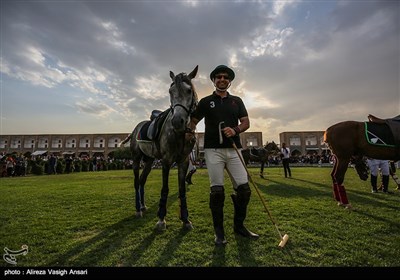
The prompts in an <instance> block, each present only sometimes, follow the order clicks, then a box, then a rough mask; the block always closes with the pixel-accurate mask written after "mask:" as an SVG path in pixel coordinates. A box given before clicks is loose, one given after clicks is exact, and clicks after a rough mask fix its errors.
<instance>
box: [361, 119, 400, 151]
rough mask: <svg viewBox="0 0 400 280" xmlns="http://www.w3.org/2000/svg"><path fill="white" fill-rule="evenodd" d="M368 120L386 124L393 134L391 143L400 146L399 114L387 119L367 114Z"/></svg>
mask: <svg viewBox="0 0 400 280" xmlns="http://www.w3.org/2000/svg"><path fill="white" fill-rule="evenodd" d="M368 120H369V122H370V123H375V124H386V125H387V126H388V127H389V129H390V131H391V132H392V134H393V141H394V143H393V144H394V145H396V146H397V147H400V115H398V116H396V117H393V118H389V119H381V118H378V117H375V116H374V115H371V114H369V115H368Z"/></svg>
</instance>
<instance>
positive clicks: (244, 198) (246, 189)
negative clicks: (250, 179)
mask: <svg viewBox="0 0 400 280" xmlns="http://www.w3.org/2000/svg"><path fill="white" fill-rule="evenodd" d="M236 194H237V200H238V203H239V204H240V203H245V204H247V203H248V202H249V200H250V195H251V189H250V186H249V183H246V184H243V185H240V186H238V187H237V189H236Z"/></svg>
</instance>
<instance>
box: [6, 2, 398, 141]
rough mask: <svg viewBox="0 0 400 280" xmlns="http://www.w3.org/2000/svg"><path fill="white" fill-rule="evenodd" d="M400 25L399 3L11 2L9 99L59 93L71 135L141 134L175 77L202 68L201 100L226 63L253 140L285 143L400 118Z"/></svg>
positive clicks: (162, 105)
mask: <svg viewBox="0 0 400 280" xmlns="http://www.w3.org/2000/svg"><path fill="white" fill-rule="evenodd" d="M398 18H399V3H397V2H396V1H320V2H315V1H233V2H229V4H227V2H224V1H207V2H204V1H176V2H174V1H173V2H170V1H166V2H162V1H161V2H154V1H116V2H115V1H109V2H107V1H100V2H99V1H97V2H96V1H95V2H93V1H83V2H82V1H81V2H80V1H57V2H51V1H44V2H41V1H33V2H32V1H25V2H24V1H6V2H4V3H2V10H1V26H2V34H1V36H2V39H1V49H2V54H1V73H2V77H3V80H2V83H3V85H5V86H4V87H3V91H2V96H3V100H4V102H7V101H8V100H12V96H13V95H15V92H16V91H19V89H20V88H22V87H16V86H14V85H17V84H18V83H23V84H24V87H23V88H24V91H23V92H19V95H18V96H20V95H21V96H23V95H24V94H25V96H28V95H30V96H36V98H41V95H40V88H42V89H51V91H53V92H54V93H56V94H57V97H58V98H59V99H58V100H65V102H66V103H68V104H74V105H71V106H70V107H69V109H72V108H74V109H73V110H75V113H78V114H76V116H74V117H77V118H79V124H80V125H79V126H75V127H71V128H69V129H71V130H74V129H75V130H76V132H77V133H78V132H81V131H85V132H86V133H87V132H88V131H90V130H91V129H92V130H96V131H102V130H103V131H104V132H108V131H114V130H115V129H116V127H118V129H120V130H124V129H126V131H130V130H131V128H132V126H133V124H134V123H136V122H139V121H141V120H143V119H146V118H148V117H149V115H150V112H151V111H152V110H154V109H159V110H165V109H167V108H168V106H169V96H168V88H169V85H170V83H171V80H170V77H169V71H173V72H175V73H179V72H187V73H188V72H190V71H191V70H192V69H193V68H194V67H195V66H196V65H199V73H198V76H197V77H196V78H195V79H194V80H193V83H194V85H195V87H196V90H197V93H198V95H199V97H200V98H201V97H204V96H206V95H208V94H210V93H211V92H212V91H213V86H212V83H211V81H210V79H209V73H210V72H211V70H212V69H213V68H214V67H215V66H216V65H219V64H227V65H230V66H232V67H233V68H234V69H235V72H236V77H237V78H236V79H235V81H234V82H233V83H232V86H231V88H230V91H231V93H233V94H235V95H238V96H240V97H242V98H243V100H244V101H245V103H246V105H247V109H248V112H249V115H250V117H251V124H252V126H251V130H253V131H260V130H261V131H263V132H264V138H265V139H264V140H265V141H266V140H275V141H277V140H278V137H279V133H280V132H283V131H289V130H290V131H293V130H304V129H310V130H322V129H325V128H326V127H328V126H329V125H331V124H332V123H334V122H336V121H341V120H346V119H357V120H363V119H366V117H367V115H368V114H369V113H373V114H374V115H377V116H381V117H391V116H395V115H398V114H399V112H400V97H399V92H400V90H399V62H398V57H399V52H400V51H399V43H398V42H399V41H400V38H399V31H398V26H399V25H398ZM29 86H31V87H32V88H31V90H26V92H25V89H28V88H29ZM21 104H22V102H21ZM18 105H19V104H4V105H3V107H4V106H8V107H9V106H18ZM21 106H22V105H21ZM21 106H18V107H21ZM23 106H26V107H25V109H24V108H22V111H27V112H32V111H33V110H34V108H32V107H29V106H30V105H29V102H26V103H23ZM49 107H51V106H49ZM4 112H8V111H7V110H5V111H4ZM68 112H69V111H68ZM54 113H55V114H56V113H57V112H54ZM1 117H2V119H3V120H5V121H4V122H7V120H9V119H10V118H9V117H8V116H7V115H2V116H1ZM27 118H29V119H31V118H32V116H24V114H23V113H21V119H22V120H24V119H27ZM93 119H96V120H97V119H100V120H102V122H99V124H96V122H95V121H94V120H93ZM61 121H62V120H61ZM105 121H106V122H105ZM21 123H23V121H21ZM86 124H87V125H86ZM116 124H118V125H116ZM68 125H69V124H68V123H66V124H65V125H59V124H58V125H57V126H55V127H54V132H55V133H56V132H59V133H64V131H62V129H67V127H68ZM8 127H9V126H8V125H4V126H3V129H5V128H7V129H8ZM42 127H43V126H42ZM40 129H41V127H40V126H38V127H37V130H40ZM2 133H7V130H6V129H5V130H4V131H2ZM20 133H24V128H23V127H21V132H20Z"/></svg>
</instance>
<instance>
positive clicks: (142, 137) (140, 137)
mask: <svg viewBox="0 0 400 280" xmlns="http://www.w3.org/2000/svg"><path fill="white" fill-rule="evenodd" d="M150 123H151V121H147V122H146V123H145V124H144V125H143V126H142V128H141V129H140V131H139V133H138V135H137V136H136V140H146V141H151V140H150V139H149V137H147V129H148V128H149V125H150Z"/></svg>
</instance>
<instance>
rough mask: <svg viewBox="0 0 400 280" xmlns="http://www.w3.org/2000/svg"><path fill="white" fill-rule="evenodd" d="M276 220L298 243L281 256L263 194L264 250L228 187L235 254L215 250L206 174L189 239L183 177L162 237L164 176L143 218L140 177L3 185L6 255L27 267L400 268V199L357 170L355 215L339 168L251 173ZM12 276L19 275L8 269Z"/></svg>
mask: <svg viewBox="0 0 400 280" xmlns="http://www.w3.org/2000/svg"><path fill="white" fill-rule="evenodd" d="M249 170H250V173H251V174H252V178H253V180H254V181H255V183H256V184H257V185H258V188H259V190H260V192H261V194H262V195H263V197H264V198H265V200H266V201H267V205H268V207H269V209H270V212H271V214H272V216H273V217H274V218H275V220H276V221H277V224H278V227H279V229H280V231H281V232H282V233H283V234H285V233H286V234H288V235H289V237H290V238H289V242H288V243H287V245H286V246H285V247H284V248H283V249H280V248H279V247H278V243H279V241H280V240H279V234H278V232H277V231H276V229H275V227H274V225H273V224H272V222H271V220H270V219H269V217H268V215H267V213H266V212H265V210H264V207H263V205H262V203H261V201H260V199H259V198H258V196H257V194H256V192H255V190H254V189H252V190H253V192H252V197H251V201H250V204H249V210H248V217H247V219H246V221H245V224H246V225H247V226H248V228H249V229H251V230H253V231H255V232H257V233H258V234H260V238H259V239H258V240H256V241H254V240H247V239H245V238H242V237H239V236H236V235H235V234H234V233H233V229H232V226H233V206H232V202H231V200H230V197H229V194H230V193H231V190H232V188H231V185H230V182H229V180H227V181H226V182H227V185H226V187H225V188H226V194H227V195H226V200H225V231H226V237H227V240H228V244H227V245H226V247H225V248H219V247H215V246H214V243H213V240H214V236H213V228H212V219H211V215H210V209H209V207H208V201H209V186H208V175H207V170H206V169H198V171H197V173H195V174H194V175H193V182H194V183H195V185H191V186H189V188H188V192H187V197H188V207H189V217H190V220H191V221H192V222H193V226H194V229H193V230H192V231H186V230H184V229H182V224H181V222H180V220H179V218H178V209H179V208H178V207H179V200H178V198H177V195H178V190H177V183H176V174H177V171H176V170H175V169H173V170H172V173H171V179H170V183H171V185H170V186H171V187H170V192H169V199H168V214H167V230H166V231H164V232H158V231H155V230H154V226H155V224H156V222H157V216H156V213H157V207H158V199H159V195H160V184H161V171H160V170H153V171H152V173H151V174H150V176H149V179H148V182H147V185H146V194H145V197H146V204H147V206H148V208H149V209H148V211H147V212H146V213H145V215H144V217H143V218H136V217H135V215H134V214H135V210H134V190H133V174H132V171H131V170H121V171H104V172H82V173H74V174H63V175H45V176H28V177H19V178H18V177H17V178H2V179H1V180H0V213H1V217H0V218H1V223H0V228H1V230H0V240H1V243H0V245H1V249H3V248H5V247H7V248H9V249H11V250H19V249H21V246H22V245H23V244H26V245H28V246H29V252H28V254H26V255H19V256H17V257H16V259H17V262H18V266H21V267H36V266H51V267H53V266H54V267H70V266H74V267H85V266H89V267H214V266H215V267H354V266H356V267H370V266H372V267H399V266H400V235H399V232H400V215H399V209H400V192H399V191H396V190H395V184H394V182H393V181H390V185H389V190H391V191H393V192H394V193H393V194H382V193H377V194H371V192H370V186H369V181H366V182H364V181H361V180H360V179H359V178H358V177H357V175H356V172H355V171H354V170H353V169H349V170H348V172H347V174H346V180H345V186H346V189H347V193H348V197H349V200H350V202H351V203H352V205H353V207H354V209H353V210H346V209H343V208H342V207H338V206H337V205H336V203H335V202H334V201H333V199H332V191H331V179H330V175H329V174H330V171H331V169H330V168H318V167H313V168H311V167H308V168H307V167H292V175H293V178H292V179H285V178H284V176H283V174H282V169H281V168H267V169H266V171H265V172H264V173H265V175H266V178H267V179H266V180H265V179H261V178H260V177H259V176H258V168H251V169H249ZM1 266H3V267H12V266H13V265H10V264H8V263H6V262H5V261H4V260H2V265H1Z"/></svg>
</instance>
